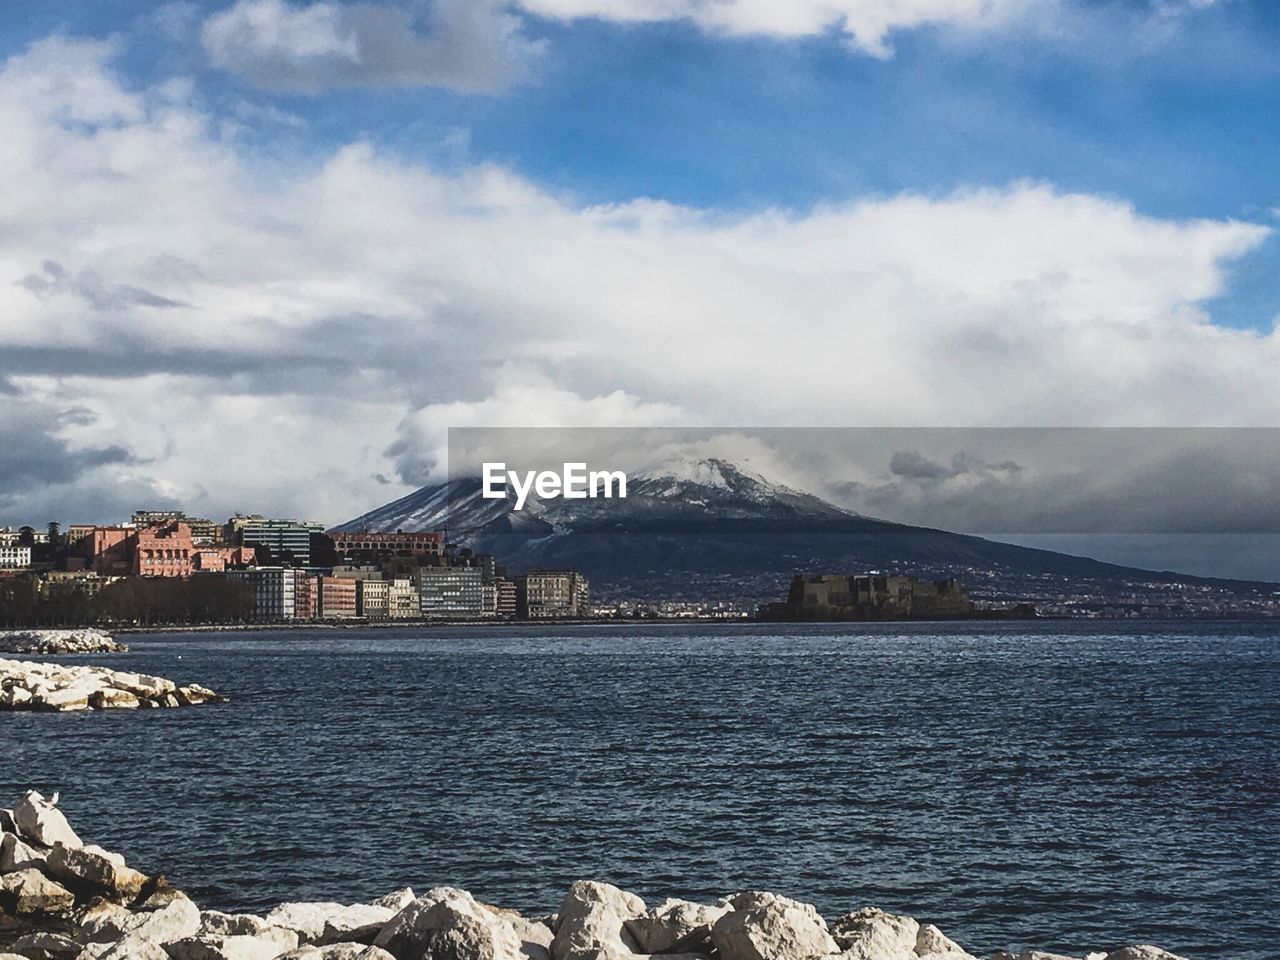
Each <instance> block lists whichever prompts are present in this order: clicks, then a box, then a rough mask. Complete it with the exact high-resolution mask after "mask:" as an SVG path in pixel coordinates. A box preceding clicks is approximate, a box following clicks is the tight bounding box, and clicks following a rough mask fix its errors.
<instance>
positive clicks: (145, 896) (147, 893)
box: [132, 873, 190, 910]
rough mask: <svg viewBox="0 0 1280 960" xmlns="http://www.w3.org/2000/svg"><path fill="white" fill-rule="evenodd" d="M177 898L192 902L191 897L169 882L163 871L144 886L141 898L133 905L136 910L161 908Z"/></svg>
mask: <svg viewBox="0 0 1280 960" xmlns="http://www.w3.org/2000/svg"><path fill="white" fill-rule="evenodd" d="M175 900H186V901H187V902H190V898H188V897H187V895H186V894H185V893H183V892H182V891H181V890H179V889H178V888H177V887H175V886H173V885H172V884H171V883H169V878H168V877H166V876H165V875H164V874H163V873H162V874H158V875H157V876H156V877H154V878H153V879H152V880H151V882H150V883H149V884H148V885H147V886H146V887H144V888H143V891H142V893H141V894H139V899H138V900H137V901H135V902H134V903H133V904H132V906H133V908H134V909H135V910H159V909H160V908H161V907H167V906H168V905H169V904H171V903H173V901H175Z"/></svg>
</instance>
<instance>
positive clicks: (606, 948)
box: [551, 880, 645, 960]
mask: <svg viewBox="0 0 1280 960" xmlns="http://www.w3.org/2000/svg"><path fill="white" fill-rule="evenodd" d="M644 913H645V903H644V901H643V900H641V899H640V898H639V897H637V896H636V895H635V894H633V893H627V892H626V891H625V890H619V889H618V888H617V887H615V886H612V885H610V884H607V883H596V882H595V881H592V880H579V881H577V882H576V883H574V884H573V886H571V887H570V888H569V892H568V893H566V894H565V897H564V900H563V901H562V902H561V904H560V912H559V914H558V915H557V919H556V931H555V937H554V939H553V940H552V941H551V956H552V957H553V958H554V960H614V958H617V957H627V956H630V955H632V954H635V953H639V952H640V948H639V944H638V943H637V942H636V938H635V937H634V936H633V935H632V933H631V932H630V931H629V930H628V929H627V921H628V920H634V919H636V918H637V917H640V916H643V915H644Z"/></svg>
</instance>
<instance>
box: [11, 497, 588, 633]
mask: <svg viewBox="0 0 1280 960" xmlns="http://www.w3.org/2000/svg"><path fill="white" fill-rule="evenodd" d="M592 612H593V611H592V609H591V606H590V592H589V584H588V581H587V578H586V577H585V576H584V575H583V574H582V573H580V572H578V571H575V570H538V571H533V572H529V573H522V574H519V575H513V576H508V575H507V573H506V571H505V570H503V569H502V568H501V567H499V566H498V565H497V563H496V562H495V560H494V558H493V557H491V556H486V555H483V554H472V553H471V552H470V551H468V550H465V549H454V548H452V547H451V546H450V545H449V544H447V543H446V539H445V535H444V533H443V532H442V531H434V530H433V531H397V532H394V533H381V532H368V531H365V532H357V533H344V532H338V531H326V530H325V529H324V527H323V526H322V525H321V524H316V523H306V522H301V521H297V520H288V519H271V518H267V517H263V516H260V515H256V514H254V515H247V516H246V515H239V514H238V515H236V516H234V517H231V518H230V519H229V520H227V521H226V522H225V523H221V524H220V523H215V522H213V521H211V520H203V519H198V518H195V517H188V516H187V515H186V514H185V513H183V512H181V511H163V510H140V511H138V512H137V513H135V514H134V515H133V517H132V518H131V519H130V520H129V521H127V522H122V523H118V524H110V525H98V524H72V525H70V526H68V527H67V528H66V530H65V532H64V531H63V530H62V528H61V527H60V525H59V524H56V523H51V524H48V526H47V528H46V529H44V530H36V529H35V528H33V527H22V528H20V529H17V530H13V529H8V528H6V529H3V530H0V623H4V624H8V625H30V624H79V623H98V622H105V623H142V624H146V623H158V624H172V623H189V624H199V623H233V622H256V623H285V622H290V621H358V620H365V621H382V620H422V619H426V620H468V619H486V618H492V619H506V620H515V619H521V620H565V619H578V618H582V617H587V616H590V615H591V614H592Z"/></svg>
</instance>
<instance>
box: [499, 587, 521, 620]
mask: <svg viewBox="0 0 1280 960" xmlns="http://www.w3.org/2000/svg"><path fill="white" fill-rule="evenodd" d="M496 589H497V600H496V603H495V609H494V613H496V614H497V615H498V616H499V617H503V618H505V619H507V620H511V619H514V618H515V615H516V611H517V607H518V591H517V590H516V583H515V581H514V580H508V579H507V578H506V577H499V578H498V581H497V584H496Z"/></svg>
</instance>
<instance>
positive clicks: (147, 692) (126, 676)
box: [107, 671, 178, 700]
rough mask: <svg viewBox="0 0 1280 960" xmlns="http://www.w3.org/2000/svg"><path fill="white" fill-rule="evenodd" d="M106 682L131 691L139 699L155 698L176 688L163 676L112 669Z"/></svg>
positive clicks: (119, 688)
mask: <svg viewBox="0 0 1280 960" xmlns="http://www.w3.org/2000/svg"><path fill="white" fill-rule="evenodd" d="M107 683H108V684H110V685H111V686H113V687H115V688H116V689H117V690H124V691H126V692H127V693H132V694H133V695H134V696H135V697H137V698H138V699H139V700H155V699H157V698H159V697H163V696H164V695H165V694H169V693H173V692H174V691H175V690H176V689H178V687H177V684H175V683H174V682H173V681H172V680H166V679H165V678H164V677H148V676H147V675H146V674H142V673H124V672H122V671H113V672H112V673H110V674H108V676H107Z"/></svg>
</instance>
